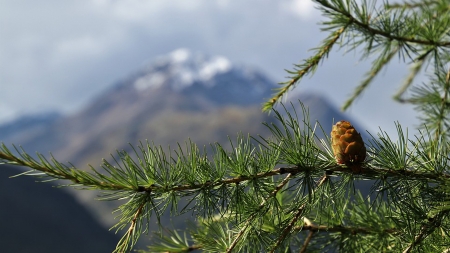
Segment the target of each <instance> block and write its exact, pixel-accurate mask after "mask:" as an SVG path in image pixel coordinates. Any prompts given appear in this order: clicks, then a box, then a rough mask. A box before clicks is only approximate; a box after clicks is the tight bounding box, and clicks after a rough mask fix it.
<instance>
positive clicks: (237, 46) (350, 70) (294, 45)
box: [0, 0, 417, 132]
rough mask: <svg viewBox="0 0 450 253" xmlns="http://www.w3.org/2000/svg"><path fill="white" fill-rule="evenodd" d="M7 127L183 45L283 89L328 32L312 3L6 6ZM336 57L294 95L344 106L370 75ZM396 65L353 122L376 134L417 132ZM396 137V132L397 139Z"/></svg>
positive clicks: (75, 106)
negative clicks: (255, 71) (399, 93)
mask: <svg viewBox="0 0 450 253" xmlns="http://www.w3.org/2000/svg"><path fill="white" fill-rule="evenodd" d="M0 6H1V8H0V38H1V40H0V41H1V42H0V123H1V122H5V121H7V120H10V119H12V118H14V117H17V116H18V115H23V114H28V113H34V112H41V111H45V110H51V109H56V110H59V111H62V112H65V113H72V112H75V111H76V110H79V109H80V108H81V107H82V106H83V105H84V104H85V103H86V102H88V101H89V100H91V99H93V98H94V97H95V96H97V95H99V94H100V93H101V92H102V91H104V90H105V89H107V88H108V87H109V86H111V85H113V84H114V83H115V82H116V81H118V80H120V79H121V78H125V77H126V76H127V75H129V74H130V73H133V72H135V71H137V70H138V69H139V68H141V67H142V66H143V64H145V63H148V62H151V61H152V59H154V58H155V57H157V56H159V55H164V54H167V53H169V52H171V51H173V50H175V49H177V48H180V47H184V48H188V49H192V50H194V51H201V52H204V53H206V54H209V55H222V56H225V57H227V58H228V59H230V60H231V61H232V62H234V63H237V64H248V65H252V66H254V67H257V68H260V69H261V70H263V71H265V72H266V73H268V75H269V76H270V77H271V78H272V79H273V80H274V81H275V82H281V81H285V80H286V79H285V76H286V75H287V74H286V73H285V72H284V69H291V68H292V64H294V63H299V62H300V61H301V59H305V58H306V57H308V56H310V55H311V52H310V51H308V50H309V49H310V48H313V47H316V46H317V45H318V44H319V42H320V41H321V39H323V38H324V36H325V33H322V32H320V26H318V22H319V21H321V20H323V19H322V17H321V16H320V14H319V12H318V11H317V10H315V9H314V4H313V3H312V2H311V1H310V0H278V1H273V0H246V1H237V0H234V1H228V0H217V1H211V0H177V1H176V0H120V1H117V0H65V1H60V0H45V1H35V0H15V1H7V0H0ZM343 53H344V50H340V51H334V52H333V53H332V54H330V59H329V60H327V61H325V62H324V63H323V64H322V65H321V67H320V68H319V70H318V71H317V72H316V74H315V76H314V77H312V78H306V79H304V80H303V81H302V82H301V83H300V84H299V85H298V86H297V88H296V89H295V90H294V92H305V91H316V92H320V93H322V94H324V95H325V96H327V97H328V98H330V99H331V100H332V102H333V103H334V104H336V105H338V106H340V105H342V103H343V102H344V101H345V99H346V98H348V96H349V95H350V94H351V93H352V92H353V88H354V87H355V86H356V85H357V84H358V82H359V81H360V80H361V79H362V77H363V76H364V73H365V72H366V71H367V70H368V68H369V64H368V63H360V62H359V59H360V56H359V55H358V54H357V53H351V54H348V55H345V56H344V55H343ZM406 70H407V68H406V67H405V66H401V65H395V64H394V65H393V66H391V67H390V68H389V69H387V70H386V71H384V72H383V75H382V76H381V77H380V78H377V79H376V82H375V83H373V85H372V86H371V87H370V89H369V91H368V92H366V93H365V94H364V95H363V97H362V98H360V99H358V100H357V102H356V104H355V105H353V107H351V108H350V110H349V114H351V115H352V116H353V117H355V118H357V119H359V120H360V121H361V122H362V123H363V124H365V125H366V126H367V127H368V128H369V129H370V130H376V129H377V128H378V126H381V127H382V128H383V129H388V130H389V129H390V130H392V129H394V121H396V120H399V121H400V123H402V125H405V126H408V125H409V126H412V125H413V124H415V123H416V122H417V121H416V120H415V117H416V116H415V114H414V112H413V111H412V109H411V108H409V107H407V106H403V105H399V104H397V103H395V102H393V101H392V99H391V97H392V95H393V93H394V92H395V91H396V90H397V88H398V86H399V84H400V83H401V81H402V78H404V77H405V76H406V74H407V72H406ZM389 132H390V131H389Z"/></svg>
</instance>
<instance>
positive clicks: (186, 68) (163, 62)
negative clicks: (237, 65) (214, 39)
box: [134, 48, 232, 91]
mask: <svg viewBox="0 0 450 253" xmlns="http://www.w3.org/2000/svg"><path fill="white" fill-rule="evenodd" d="M231 68H232V64H231V62H230V61H229V60H228V59H227V58H225V57H223V56H215V57H207V56H205V55H203V54H200V53H192V52H191V51H189V50H188V49H186V48H180V49H177V50H175V51H172V52H171V53H169V54H168V55H167V56H165V57H158V59H157V60H156V62H155V63H154V64H153V65H151V66H149V67H148V69H147V71H146V72H147V73H146V74H145V75H144V76H142V77H140V78H138V79H137V80H136V81H135V82H134V86H135V88H136V89H137V90H138V91H142V90H144V89H148V88H151V89H155V88H158V87H160V86H161V85H163V84H164V83H168V84H170V86H171V88H172V89H173V90H175V91H180V90H183V89H184V88H186V87H189V86H191V85H192V84H194V83H195V82H202V83H203V85H205V86H213V85H214V84H215V83H214V77H215V76H216V75H217V74H222V73H226V72H228V71H229V70H231Z"/></svg>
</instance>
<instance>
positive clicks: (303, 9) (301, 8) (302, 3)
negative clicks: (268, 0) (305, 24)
mask: <svg viewBox="0 0 450 253" xmlns="http://www.w3.org/2000/svg"><path fill="white" fill-rule="evenodd" d="M281 7H282V8H283V9H284V10H285V11H287V12H290V13H292V14H295V15H297V16H298V17H299V18H300V19H303V20H307V19H311V18H314V17H317V15H318V14H319V12H318V11H317V10H316V9H315V8H314V2H313V1H312V0H288V1H284V2H282V5H281Z"/></svg>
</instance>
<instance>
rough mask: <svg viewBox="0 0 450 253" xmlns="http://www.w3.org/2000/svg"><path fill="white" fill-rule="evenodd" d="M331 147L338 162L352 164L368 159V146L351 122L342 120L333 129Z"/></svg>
mask: <svg viewBox="0 0 450 253" xmlns="http://www.w3.org/2000/svg"><path fill="white" fill-rule="evenodd" d="M331 148H332V149H333V153H334V157H335V158H336V161H337V163H338V164H346V165H351V164H355V163H362V162H364V160H365V159H366V147H365V146H364V141H363V140H362V138H361V134H359V133H358V132H357V131H356V129H355V128H354V127H353V126H352V124H350V122H348V121H345V120H341V121H339V122H337V123H336V124H335V125H334V126H333V128H332V130H331Z"/></svg>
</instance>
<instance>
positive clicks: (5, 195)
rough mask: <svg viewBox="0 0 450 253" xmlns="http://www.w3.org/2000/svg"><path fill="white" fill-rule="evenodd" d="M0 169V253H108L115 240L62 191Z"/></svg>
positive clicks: (7, 168)
mask: <svg viewBox="0 0 450 253" xmlns="http://www.w3.org/2000/svg"><path fill="white" fill-rule="evenodd" d="M20 172H21V171H20V170H18V168H15V167H11V166H5V165H0V203H1V204H0V217H2V221H1V223H0V228H1V229H0V238H2V239H1V242H2V243H1V251H2V252H36V253H39V252H45V253H52V252H54V253H59V252H66V253H72V252H73V253H78V252H85V253H89V252H92V253H97V252H112V251H113V250H114V248H115V245H116V243H117V240H118V237H117V236H116V235H115V234H114V233H113V232H108V231H106V230H105V229H104V227H103V226H102V224H100V223H99V222H98V221H97V220H95V219H94V218H93V217H92V215H91V214H90V213H89V212H88V210H87V209H86V208H85V207H83V206H82V205H80V204H79V203H78V202H77V201H76V200H75V198H74V197H73V196H72V195H71V194H68V193H67V192H66V191H64V190H61V189H59V190H56V189H54V187H53V186H54V185H53V184H51V183H36V182H35V181H36V180H35V179H34V178H31V177H25V176H22V177H17V178H9V177H10V176H13V175H16V174H18V173H20Z"/></svg>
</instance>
